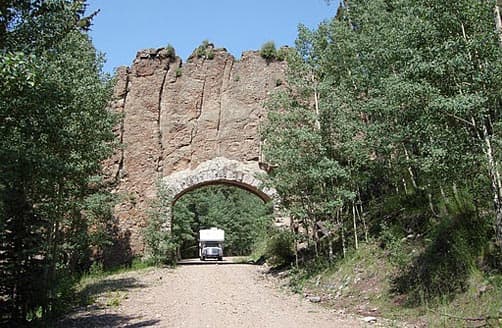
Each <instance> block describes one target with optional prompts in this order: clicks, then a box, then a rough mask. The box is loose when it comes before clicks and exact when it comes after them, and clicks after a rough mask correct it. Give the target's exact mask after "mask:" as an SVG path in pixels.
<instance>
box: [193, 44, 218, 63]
mask: <svg viewBox="0 0 502 328" xmlns="http://www.w3.org/2000/svg"><path fill="white" fill-rule="evenodd" d="M213 49H214V45H213V44H212V43H210V42H209V41H208V40H204V41H202V44H201V45H200V46H198V47H197V49H195V51H194V53H193V54H192V56H195V57H197V58H204V59H209V60H211V59H214V50H213Z"/></svg>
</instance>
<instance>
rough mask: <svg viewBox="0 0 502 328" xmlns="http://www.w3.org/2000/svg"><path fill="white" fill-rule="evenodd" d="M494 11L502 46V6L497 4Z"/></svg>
mask: <svg viewBox="0 0 502 328" xmlns="http://www.w3.org/2000/svg"><path fill="white" fill-rule="evenodd" d="M493 11H494V14H495V27H496V29H497V32H498V34H499V41H500V46H502V16H501V15H500V6H499V5H498V4H497V5H495V8H494V10H493Z"/></svg>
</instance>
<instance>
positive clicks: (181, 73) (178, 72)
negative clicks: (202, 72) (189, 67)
mask: <svg viewBox="0 0 502 328" xmlns="http://www.w3.org/2000/svg"><path fill="white" fill-rule="evenodd" d="M181 75H183V70H182V69H181V67H178V68H176V77H180V76H181Z"/></svg>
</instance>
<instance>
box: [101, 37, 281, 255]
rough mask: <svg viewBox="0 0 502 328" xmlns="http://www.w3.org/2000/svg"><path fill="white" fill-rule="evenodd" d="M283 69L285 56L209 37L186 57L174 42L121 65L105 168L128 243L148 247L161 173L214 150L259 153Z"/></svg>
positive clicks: (230, 154) (255, 156)
mask: <svg viewBox="0 0 502 328" xmlns="http://www.w3.org/2000/svg"><path fill="white" fill-rule="evenodd" d="M284 75H285V62H282V61H270V60H269V61H267V60H265V59H263V58H262V57H261V56H260V54H259V52H258V51H248V52H244V53H243V54H242V57H241V58H240V59H236V58H234V57H233V56H232V55H231V54H230V53H228V52H227V51H226V50H225V49H215V48H214V47H213V46H212V45H211V44H207V45H203V46H201V47H199V48H197V49H196V50H195V51H194V53H193V54H192V56H190V58H189V59H188V60H187V62H186V63H182V61H181V59H180V58H179V57H176V56H175V55H174V51H173V49H169V48H161V49H147V50H142V51H139V52H138V53H137V55H136V59H135V60H134V62H133V64H132V66H131V67H129V68H127V67H122V68H119V69H118V71H117V81H116V87H115V94H114V99H115V100H114V101H113V103H112V106H111V107H112V109H113V110H114V111H117V112H118V113H120V114H122V121H121V124H120V126H118V127H117V131H116V133H117V135H118V136H119V139H120V143H121V148H120V150H119V151H118V152H117V153H116V154H115V155H114V157H113V158H112V159H110V161H109V162H108V163H106V165H105V170H106V173H107V175H108V176H109V177H111V178H113V179H114V180H115V183H116V189H115V192H117V193H120V194H121V195H122V196H123V201H122V202H121V203H120V204H119V205H117V207H116V211H115V212H116V218H117V220H118V221H117V226H118V228H119V229H118V231H117V239H119V240H121V243H122V245H123V247H128V245H130V247H131V249H132V252H133V253H139V252H141V251H142V248H143V243H142V241H141V229H142V227H144V226H145V223H146V209H147V208H148V206H149V202H150V201H151V200H152V199H154V198H155V196H156V183H157V181H158V180H159V179H160V178H161V177H165V176H168V175H170V174H171V173H174V172H177V171H180V170H184V169H187V168H195V167H197V165H199V164H200V163H202V162H204V161H206V160H209V159H212V158H215V157H225V158H228V159H233V160H238V161H242V162H248V161H259V159H260V141H259V133H258V130H259V125H260V121H261V120H263V119H264V118H265V116H266V115H265V112H264V108H263V103H264V101H265V100H266V98H267V96H268V95H269V93H270V92H271V91H273V90H274V89H276V88H278V87H280V85H281V84H282V82H283V80H284ZM119 251H120V252H122V251H123V250H119Z"/></svg>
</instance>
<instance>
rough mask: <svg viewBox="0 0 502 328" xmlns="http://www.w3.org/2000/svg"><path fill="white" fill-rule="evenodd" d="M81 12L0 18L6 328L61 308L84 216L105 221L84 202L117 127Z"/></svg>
mask: <svg viewBox="0 0 502 328" xmlns="http://www.w3.org/2000/svg"><path fill="white" fill-rule="evenodd" d="M84 11H85V1H24V2H20V1H14V2H9V3H7V4H5V5H2V10H1V12H0V22H1V24H0V34H1V37H0V122H1V123H0V158H1V159H2V160H1V161H0V204H1V205H0V209H1V212H0V225H1V227H2V230H1V231H0V286H1V287H0V298H2V300H5V305H6V306H2V307H1V309H0V311H1V313H0V317H1V318H2V320H3V318H5V317H7V319H8V320H10V321H11V324H10V325H14V326H16V325H20V326H22V325H23V324H24V323H23V322H24V321H26V320H27V319H28V318H31V319H33V320H35V319H36V320H41V321H44V320H47V319H50V317H51V316H52V315H54V314H55V313H56V312H57V311H59V310H60V309H62V308H63V306H61V304H63V303H64V302H65V300H66V299H67V298H68V297H69V295H67V294H66V292H65V291H68V292H69V293H70V291H71V288H68V286H69V285H70V284H71V280H72V279H73V278H72V275H74V274H76V273H78V272H79V271H81V270H82V267H85V265H86V263H85V262H86V261H88V255H89V254H90V247H91V246H93V245H91V244H92V241H91V240H92V239H93V237H92V232H91V230H92V229H91V227H90V225H89V222H88V221H87V219H86V217H85V215H84V213H87V215H89V217H92V219H91V221H92V220H94V223H96V225H97V226H101V223H99V224H98V221H100V222H101V219H103V220H104V218H103V216H102V214H104V211H105V210H104V209H101V210H99V211H97V207H94V209H95V210H96V212H95V214H91V212H92V213H94V210H87V209H86V199H89V198H88V197H91V195H93V194H94V193H96V192H101V193H102V194H105V193H106V191H105V188H104V186H103V184H98V183H96V179H95V176H96V175H97V174H99V172H100V169H101V163H102V161H103V160H104V159H106V158H107V157H109V156H110V155H111V151H112V143H113V139H114V134H113V132H112V127H113V125H114V123H115V120H114V117H113V115H112V114H111V113H110V112H109V111H107V110H106V109H105V108H106V105H107V103H108V100H109V97H110V95H111V80H110V78H109V77H108V76H106V75H103V74H102V73H101V66H102V62H103V58H102V57H101V56H100V55H99V54H97V53H96V50H95V49H94V47H93V45H92V43H91V41H90V39H89V37H88V35H87V34H86V30H87V28H88V24H89V22H90V20H91V19H92V16H93V15H91V16H89V17H85V16H84ZM104 207H106V205H103V208H104ZM98 230H99V229H98ZM98 230H96V231H98ZM70 294H71V293H70ZM34 313H35V314H36V315H34Z"/></svg>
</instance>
